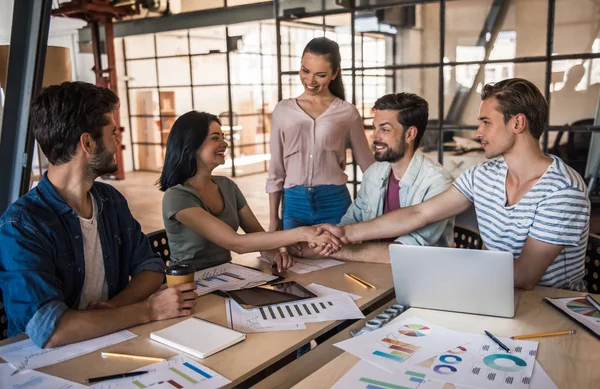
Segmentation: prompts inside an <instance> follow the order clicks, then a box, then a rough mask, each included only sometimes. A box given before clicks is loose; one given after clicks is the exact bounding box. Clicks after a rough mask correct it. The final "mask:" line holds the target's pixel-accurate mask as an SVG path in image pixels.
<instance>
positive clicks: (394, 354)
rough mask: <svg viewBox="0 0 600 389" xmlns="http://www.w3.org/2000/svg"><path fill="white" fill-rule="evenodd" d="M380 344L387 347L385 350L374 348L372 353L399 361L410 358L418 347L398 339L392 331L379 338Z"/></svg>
mask: <svg viewBox="0 0 600 389" xmlns="http://www.w3.org/2000/svg"><path fill="white" fill-rule="evenodd" d="M381 344H382V345H383V346H385V347H386V348H387V351H381V350H375V351H373V355H376V356H378V357H382V358H387V359H390V360H392V361H394V362H400V363H402V362H404V361H405V360H406V359H408V358H410V357H411V356H412V355H413V354H414V353H415V352H416V351H417V350H418V349H419V348H420V347H419V346H415V345H414V344H410V343H405V342H402V341H400V340H399V339H398V338H397V335H396V334H394V333H391V334H387V335H386V337H385V338H383V339H381Z"/></svg>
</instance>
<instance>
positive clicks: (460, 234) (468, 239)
mask: <svg viewBox="0 0 600 389" xmlns="http://www.w3.org/2000/svg"><path fill="white" fill-rule="evenodd" d="M454 247H456V248H458V249H474V250H481V249H482V247H483V242H482V241H481V237H480V236H479V234H478V233H477V232H475V231H472V230H469V229H467V228H463V227H459V226H454Z"/></svg>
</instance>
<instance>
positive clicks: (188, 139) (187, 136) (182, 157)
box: [156, 111, 221, 192]
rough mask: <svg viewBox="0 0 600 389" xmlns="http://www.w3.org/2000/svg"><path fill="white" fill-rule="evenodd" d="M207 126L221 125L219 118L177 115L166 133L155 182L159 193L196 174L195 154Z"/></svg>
mask: <svg viewBox="0 0 600 389" xmlns="http://www.w3.org/2000/svg"><path fill="white" fill-rule="evenodd" d="M211 122H217V123H219V124H221V122H220V121H219V118H218V117H216V116H215V115H211V114H210V113H206V112H198V111H190V112H188V113H186V114H183V115H181V116H180V117H179V118H178V119H177V120H176V121H175V123H173V128H171V132H170V133H169V138H168V139H167V151H166V155H165V164H164V166H163V170H162V173H161V175H160V178H159V179H158V181H157V182H156V183H157V184H158V187H159V189H160V190H162V191H163V192H164V191H166V190H167V189H169V188H171V187H173V186H175V185H179V184H183V183H184V182H185V180H187V179H188V178H190V177H192V176H193V175H194V174H196V169H197V166H196V151H197V150H198V149H199V148H200V146H201V145H202V142H204V140H205V139H206V137H207V136H208V127H209V126H210V123H211Z"/></svg>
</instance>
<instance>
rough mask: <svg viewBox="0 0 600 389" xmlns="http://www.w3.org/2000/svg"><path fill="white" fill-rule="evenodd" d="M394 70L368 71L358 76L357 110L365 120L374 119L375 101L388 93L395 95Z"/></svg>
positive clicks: (359, 73)
mask: <svg viewBox="0 0 600 389" xmlns="http://www.w3.org/2000/svg"><path fill="white" fill-rule="evenodd" d="M393 80H394V72H393V71H392V70H387V71H386V70H367V71H364V72H358V73H357V75H356V108H358V111H359V112H360V113H361V115H362V116H363V117H365V118H369V117H372V116H373V114H372V112H371V108H373V104H375V101H376V100H377V99H378V98H380V97H381V96H383V95H385V94H387V93H393V92H394V89H393Z"/></svg>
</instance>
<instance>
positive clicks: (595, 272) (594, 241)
mask: <svg viewBox="0 0 600 389" xmlns="http://www.w3.org/2000/svg"><path fill="white" fill-rule="evenodd" d="M583 283H584V284H585V287H586V288H587V290H588V292H590V293H600V236H598V235H595V234H590V237H589V238H588V247H587V252H586V253H585V276H583Z"/></svg>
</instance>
